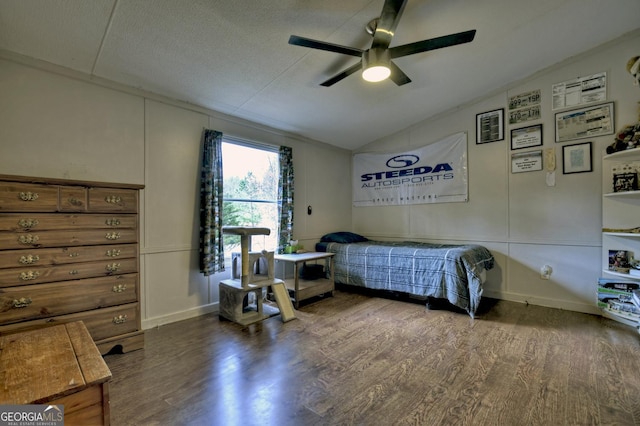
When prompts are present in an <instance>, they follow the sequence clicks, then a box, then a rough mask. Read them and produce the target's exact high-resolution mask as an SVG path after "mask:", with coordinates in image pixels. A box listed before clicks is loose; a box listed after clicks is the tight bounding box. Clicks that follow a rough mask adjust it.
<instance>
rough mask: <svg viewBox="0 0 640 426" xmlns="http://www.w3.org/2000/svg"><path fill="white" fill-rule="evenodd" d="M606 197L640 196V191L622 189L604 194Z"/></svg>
mask: <svg viewBox="0 0 640 426" xmlns="http://www.w3.org/2000/svg"><path fill="white" fill-rule="evenodd" d="M603 195H604V196H605V197H631V198H633V197H640V191H620V192H608V193H606V194H603Z"/></svg>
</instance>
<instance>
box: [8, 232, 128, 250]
mask: <svg viewBox="0 0 640 426" xmlns="http://www.w3.org/2000/svg"><path fill="white" fill-rule="evenodd" d="M137 242H138V230H136V229H114V230H103V231H99V230H67V231H40V232H0V246H1V247H3V248H5V249H8V250H9V249H21V248H28V247H34V248H39V247H69V246H72V247H73V246H84V245H100V244H123V243H137Z"/></svg>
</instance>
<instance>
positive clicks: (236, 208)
mask: <svg viewBox="0 0 640 426" xmlns="http://www.w3.org/2000/svg"><path fill="white" fill-rule="evenodd" d="M278 166H279V165H278V152H277V147H274V148H270V147H265V146H258V145H257V144H252V143H245V142H242V141H235V140H228V139H227V138H223V142H222V173H223V177H224V187H223V192H224V194H223V210H222V212H223V213H222V218H223V219H222V220H223V226H250V227H261V228H269V229H270V230H271V234H270V235H268V236H264V237H263V236H254V237H252V241H251V242H252V244H251V245H252V246H251V247H250V250H251V251H261V250H268V251H274V250H275V249H276V247H277V245H278V170H279V167H278ZM223 238H224V252H225V257H227V258H230V257H231V253H232V252H239V251H240V237H239V236H236V235H229V234H225V235H224V236H223Z"/></svg>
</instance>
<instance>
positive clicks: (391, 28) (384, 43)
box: [371, 0, 407, 49]
mask: <svg viewBox="0 0 640 426" xmlns="http://www.w3.org/2000/svg"><path fill="white" fill-rule="evenodd" d="M406 4H407V1H406V0H385V2H384V6H382V13H381V14H380V18H379V19H378V24H377V25H376V32H375V33H374V34H373V42H372V43H371V48H378V47H381V48H383V49H386V48H387V47H389V44H390V43H391V38H393V34H394V33H395V31H396V27H397V26H398V22H400V17H401V16H402V12H404V6H405V5H406Z"/></svg>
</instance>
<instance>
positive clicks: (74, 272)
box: [69, 269, 80, 275]
mask: <svg viewBox="0 0 640 426" xmlns="http://www.w3.org/2000/svg"><path fill="white" fill-rule="evenodd" d="M79 273H80V272H78V270H77V269H72V270H70V271H69V275H78V274H79Z"/></svg>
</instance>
